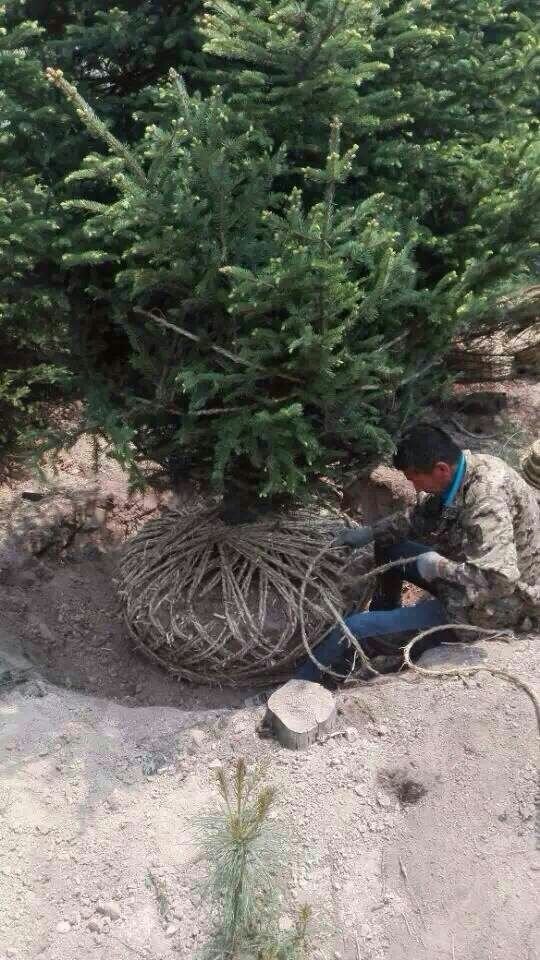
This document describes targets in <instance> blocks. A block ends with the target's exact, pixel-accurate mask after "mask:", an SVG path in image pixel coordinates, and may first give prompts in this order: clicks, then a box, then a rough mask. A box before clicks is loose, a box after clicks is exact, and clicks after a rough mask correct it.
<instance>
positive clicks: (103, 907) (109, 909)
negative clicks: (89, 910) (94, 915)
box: [96, 900, 122, 920]
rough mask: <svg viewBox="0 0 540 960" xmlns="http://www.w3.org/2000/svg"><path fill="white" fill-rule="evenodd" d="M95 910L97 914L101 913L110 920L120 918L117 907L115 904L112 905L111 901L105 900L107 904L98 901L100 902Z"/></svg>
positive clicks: (120, 914)
mask: <svg viewBox="0 0 540 960" xmlns="http://www.w3.org/2000/svg"><path fill="white" fill-rule="evenodd" d="M96 910H97V912H98V913H101V914H102V916H104V917H109V919H110V920H119V919H120V917H121V916H122V913H121V911H120V907H119V906H118V904H117V903H114V901H112V900H107V902H105V903H104V902H103V901H102V900H100V902H99V903H98V905H97V907H96Z"/></svg>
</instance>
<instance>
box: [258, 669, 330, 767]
mask: <svg viewBox="0 0 540 960" xmlns="http://www.w3.org/2000/svg"><path fill="white" fill-rule="evenodd" d="M267 720H268V721H269V725H270V724H271V726H272V729H273V730H274V733H275V735H276V737H277V739H278V740H279V742H280V743H281V744H282V745H283V746H284V747H289V749H290V750H305V749H306V748H307V747H309V746H310V745H311V744H312V743H315V741H316V740H318V738H319V737H320V736H321V734H325V733H329V732H330V731H331V730H332V728H333V726H334V724H335V721H336V705H335V702H334V698H333V696H332V694H331V693H330V692H329V691H328V690H326V689H325V688H324V687H322V686H321V684H320V683H312V682H311V681H310V680H289V682H288V683H286V684H285V685H284V686H283V687H280V688H279V690H276V692H275V693H273V694H272V696H271V697H270V698H269V700H268V715H267Z"/></svg>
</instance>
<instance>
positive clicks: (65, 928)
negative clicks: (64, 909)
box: [56, 920, 71, 933]
mask: <svg viewBox="0 0 540 960" xmlns="http://www.w3.org/2000/svg"><path fill="white" fill-rule="evenodd" d="M56 929H57V931H58V933H69V931H70V930H71V924H70V923H68V921H67V920H61V921H60V923H57V924H56Z"/></svg>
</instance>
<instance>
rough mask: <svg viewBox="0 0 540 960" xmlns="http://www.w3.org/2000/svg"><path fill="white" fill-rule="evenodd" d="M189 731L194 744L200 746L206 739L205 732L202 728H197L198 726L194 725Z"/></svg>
mask: <svg viewBox="0 0 540 960" xmlns="http://www.w3.org/2000/svg"><path fill="white" fill-rule="evenodd" d="M189 732H190V734H191V739H192V740H193V742H194V744H195V746H197V747H202V746H203V745H204V743H205V741H206V733H205V732H204V730H199V728H198V727H194V728H193V730H190V731H189Z"/></svg>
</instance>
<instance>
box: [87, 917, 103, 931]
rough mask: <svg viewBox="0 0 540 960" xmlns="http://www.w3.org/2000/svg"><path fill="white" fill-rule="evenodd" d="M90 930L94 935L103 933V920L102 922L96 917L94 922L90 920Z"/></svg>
mask: <svg viewBox="0 0 540 960" xmlns="http://www.w3.org/2000/svg"><path fill="white" fill-rule="evenodd" d="M88 929H89V930H91V931H92V933H102V932H103V920H101V919H100V918H99V917H94V918H93V919H92V920H90V923H89V924H88Z"/></svg>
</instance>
